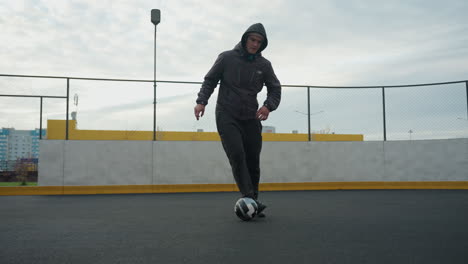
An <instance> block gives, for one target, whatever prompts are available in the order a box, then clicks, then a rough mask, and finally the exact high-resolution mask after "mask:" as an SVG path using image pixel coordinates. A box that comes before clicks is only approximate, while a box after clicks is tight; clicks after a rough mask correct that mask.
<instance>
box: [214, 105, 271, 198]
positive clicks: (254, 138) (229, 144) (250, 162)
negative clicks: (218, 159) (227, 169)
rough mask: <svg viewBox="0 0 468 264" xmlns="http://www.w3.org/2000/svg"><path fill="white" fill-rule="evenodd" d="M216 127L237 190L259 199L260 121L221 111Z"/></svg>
mask: <svg viewBox="0 0 468 264" xmlns="http://www.w3.org/2000/svg"><path fill="white" fill-rule="evenodd" d="M216 126H217V128H218V133H219V136H220V137H221V142H222V144H223V148H224V151H225V152H226V155H227V157H228V159H229V163H230V164H231V168H232V174H233V175H234V179H235V180H236V183H237V187H239V190H240V192H241V193H242V195H243V196H247V197H251V198H255V199H257V198H258V183H259V181H260V152H261V150H262V124H261V123H260V121H259V120H257V119H250V120H238V119H235V118H233V117H232V116H231V115H229V114H228V113H227V112H225V111H222V110H218V109H217V110H216Z"/></svg>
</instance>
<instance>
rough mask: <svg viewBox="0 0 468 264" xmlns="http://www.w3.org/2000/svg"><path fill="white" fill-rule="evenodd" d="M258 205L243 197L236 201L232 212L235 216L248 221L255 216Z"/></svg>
mask: <svg viewBox="0 0 468 264" xmlns="http://www.w3.org/2000/svg"><path fill="white" fill-rule="evenodd" d="M257 209H258V205H257V203H256V202H255V200H254V199H252V198H248V197H243V198H240V199H239V200H237V202H236V205H235V206H234V212H235V213H236V215H237V216H238V217H239V218H240V219H242V220H244V221H249V220H251V219H252V218H254V217H255V215H257Z"/></svg>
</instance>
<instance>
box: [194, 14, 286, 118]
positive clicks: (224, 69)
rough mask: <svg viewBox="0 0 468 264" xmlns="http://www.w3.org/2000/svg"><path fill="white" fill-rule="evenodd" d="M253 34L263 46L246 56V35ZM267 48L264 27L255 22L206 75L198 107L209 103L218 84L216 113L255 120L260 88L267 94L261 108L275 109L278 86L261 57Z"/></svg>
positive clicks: (279, 87)
mask: <svg viewBox="0 0 468 264" xmlns="http://www.w3.org/2000/svg"><path fill="white" fill-rule="evenodd" d="M253 32H255V33H258V34H260V35H262V36H263V37H264V39H263V42H262V46H261V47H260V48H259V49H258V51H257V53H256V54H254V55H252V54H249V53H248V52H247V51H246V49H245V44H246V41H247V36H248V34H249V33H253ZM267 45H268V39H267V35H266V32H265V28H264V27H263V25H262V24H260V23H257V24H254V25H252V26H250V27H249V28H248V29H247V31H245V33H244V34H243V35H242V38H241V41H240V42H239V43H238V44H237V45H236V46H235V47H234V49H232V50H229V51H225V52H223V53H221V54H220V55H219V56H218V58H217V60H216V62H215V63H214V65H213V67H211V69H210V71H209V72H208V73H207V74H206V76H205V80H204V82H203V84H202V87H201V89H200V92H199V93H198V98H197V101H196V102H197V104H203V105H206V104H208V99H209V98H210V96H211V94H212V93H213V90H214V89H215V88H216V86H217V85H218V82H219V81H221V85H220V88H219V94H218V100H217V108H218V109H219V110H222V111H228V112H229V113H230V114H231V115H233V116H234V117H235V118H237V119H241V120H246V119H255V114H256V112H257V110H258V101H257V94H258V93H259V92H260V91H261V90H262V88H263V85H265V86H266V87H267V91H268V92H267V98H266V100H265V102H264V104H263V105H265V106H266V107H267V108H268V109H269V110H270V111H273V110H275V109H276V108H277V107H278V105H279V103H280V100H281V84H280V82H279V80H278V78H276V75H275V73H274V71H273V67H272V66H271V63H270V61H268V60H267V59H265V58H264V57H263V56H262V54H261V51H263V50H264V49H265V48H266V47H267ZM249 55H250V57H249Z"/></svg>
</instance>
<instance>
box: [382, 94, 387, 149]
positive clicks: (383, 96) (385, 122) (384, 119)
mask: <svg viewBox="0 0 468 264" xmlns="http://www.w3.org/2000/svg"><path fill="white" fill-rule="evenodd" d="M382 106H383V136H384V141H387V120H386V113H385V87H382Z"/></svg>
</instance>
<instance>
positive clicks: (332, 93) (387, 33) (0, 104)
mask: <svg viewBox="0 0 468 264" xmlns="http://www.w3.org/2000/svg"><path fill="white" fill-rule="evenodd" d="M151 9H160V10H161V17H162V19H161V23H160V24H159V25H158V27H157V44H156V47H157V70H156V74H157V77H156V78H157V79H158V80H170V81H192V82H200V81H202V80H203V76H204V75H205V74H206V72H207V71H208V69H209V68H210V67H211V65H212V64H213V62H214V60H215V59H216V57H217V55H218V54H219V53H220V52H222V51H224V50H228V49H231V48H233V47H234V45H235V44H237V42H239V40H240V37H241V35H242V33H243V32H244V31H245V30H246V28H247V27H248V26H250V25H251V24H253V23H257V22H261V23H263V24H264V26H265V28H266V30H267V34H268V39H269V46H268V48H267V49H266V50H265V51H264V52H263V55H264V56H265V57H266V58H268V59H269V60H270V61H271V62H272V64H273V67H274V69H275V72H276V74H277V76H278V78H279V79H280V81H281V82H282V83H283V84H289V85H312V86H368V85H376V86H385V85H398V84H416V83H431V82H446V81H460V80H467V79H468V45H467V43H468V20H467V19H466V14H467V13H468V2H466V1H464V0H448V1H432V0H426V1H412V0H407V1H375V0H360V1H353V0H348V1H345V0H335V1H315V0H307V1H286V0H268V1H267V0H257V1H248V0H245V1H244V0H241V1H222V0H221V1H220V0H217V1H214V0H207V1H191V0H186V1H177V0H172V1H164V0H160V1H157V0H153V1H143V0H134V1H129V0H127V1H118V0H112V1H110V0H109V1H107V0H101V1H92V0H76V1H73V0H70V1H63V0H62V1H58V0H57V1H52V0H48V1H40V0H31V1H21V0H18V1H7V0H1V1H0V28H1V29H2V30H1V32H2V33H1V35H0V38H1V43H2V45H1V48H0V58H1V59H0V74H20V75H53V76H70V77H95V78H123V79H143V80H152V79H153V71H154V68H153V60H154V57H153V56H154V54H153V52H154V25H153V24H151V22H150V11H151ZM70 85H71V90H70V94H71V96H72V97H74V95H75V94H76V95H77V96H78V98H79V99H78V104H77V105H75V102H74V100H71V101H70V104H71V111H75V110H76V111H78V126H79V128H80V129H118V130H151V129H152V126H153V123H152V122H153V121H152V113H153V110H152V96H153V87H152V83H128V82H99V81H78V80H72V81H71V83H70ZM198 89H199V85H197V84H167V83H159V84H158V115H157V119H158V127H159V128H160V129H162V130H171V131H174V130H178V131H194V130H195V131H196V130H197V129H200V128H201V129H204V130H205V131H215V126H214V113H213V108H214V107H213V106H214V102H215V98H216V94H214V95H213V96H212V98H211V100H210V104H209V105H208V110H207V113H206V116H204V117H203V119H202V120H201V121H198V122H197V121H195V119H194V117H193V106H194V101H195V98H196V93H197V91H198ZM465 89H466V88H465V84H454V85H445V86H431V87H417V88H406V89H403V88H393V89H387V90H386V99H387V101H386V106H387V109H386V110H387V129H388V130H389V131H388V133H389V134H390V135H391V138H393V139H407V138H408V137H410V136H411V137H412V138H414V139H418V138H419V139H423V138H440V137H442V138H444V137H467V136H468V120H467V113H466V111H467V110H466V90H465ZM0 94H35V95H65V94H66V81H64V80H57V79H53V80H48V79H32V78H12V77H1V76H0ZM306 97H307V90H306V89H304V88H293V87H285V88H283V101H282V104H281V106H280V108H279V109H278V110H277V111H276V112H274V113H272V115H271V117H270V119H269V120H268V121H266V122H265V123H264V125H267V126H275V127H276V128H277V132H284V133H290V132H291V131H292V130H299V132H300V133H305V132H307V115H305V114H303V113H306V112H307V99H306ZM264 98H265V93H262V94H260V95H259V100H260V101H263V100H264ZM311 113H312V115H311V120H312V130H313V131H318V132H319V131H322V132H335V133H356V134H365V138H366V139H370V140H373V139H375V140H380V139H382V120H383V118H382V94H381V90H380V89H353V90H350V89H346V90H343V89H340V90H337V89H311ZM64 116H65V103H64V101H63V100H62V99H46V100H45V101H44V122H46V120H47V119H64ZM38 123H39V100H38V99H21V98H5V97H0V127H16V128H17V129H32V128H34V127H38V126H39V125H38ZM410 130H411V131H413V132H412V133H409V131H410Z"/></svg>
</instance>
